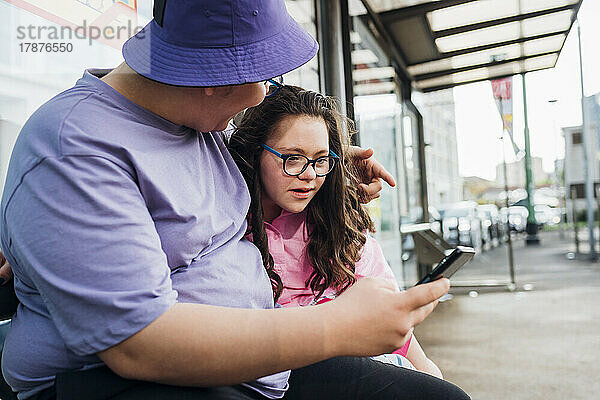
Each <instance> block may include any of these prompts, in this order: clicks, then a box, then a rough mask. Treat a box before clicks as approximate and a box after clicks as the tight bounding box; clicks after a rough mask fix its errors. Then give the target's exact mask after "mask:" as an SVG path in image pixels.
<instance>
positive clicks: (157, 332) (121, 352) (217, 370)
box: [98, 279, 449, 386]
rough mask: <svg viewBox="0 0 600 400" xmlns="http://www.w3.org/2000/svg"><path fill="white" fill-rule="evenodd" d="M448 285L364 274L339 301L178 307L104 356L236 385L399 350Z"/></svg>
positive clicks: (140, 371) (133, 373) (188, 379)
mask: <svg viewBox="0 0 600 400" xmlns="http://www.w3.org/2000/svg"><path fill="white" fill-rule="evenodd" d="M448 287H449V285H448V281H447V280H439V281H436V282H434V283H432V284H429V285H422V286H419V287H416V288H412V289H410V290H408V291H406V292H402V293H397V292H395V291H394V289H393V287H392V286H391V285H390V284H389V283H388V282H386V281H384V280H376V279H363V280H361V281H360V282H358V283H356V284H355V285H354V286H353V287H351V288H350V289H348V290H347V291H346V292H344V293H343V294H342V295H341V296H340V297H338V298H337V299H336V300H334V301H332V302H329V303H325V304H322V305H319V306H315V307H292V308H285V309H277V310H236V309H228V308H221V307H211V306H203V305H195V304H176V305H175V306H173V307H172V308H171V309H170V310H169V311H167V312H166V313H164V314H163V315H162V316H161V317H159V318H158V319H156V320H155V321H154V322H152V323H151V324H150V325H149V326H148V327H147V328H145V329H143V330H141V331H140V332H139V333H137V334H136V335H133V336H132V337H131V338H129V339H127V340H125V341H124V342H122V343H120V344H118V345H116V346H114V347H112V348H110V349H108V350H106V351H103V352H100V353H99V354H98V355H99V356H100V358H101V359H102V360H103V361H104V362H106V364H107V365H108V366H109V367H110V368H111V369H113V370H114V371H115V372H116V373H117V374H120V375H122V376H124V377H128V378H133V379H142V380H151V381H156V382H163V383H167V384H174V385H190V386H191V385H199V386H202V385H226V384H235V383H240V382H243V381H248V380H250V379H253V378H257V377H260V376H264V375H267V374H270V373H274V372H277V371H282V370H285V369H291V368H297V367H301V366H304V365H308V364H310V363H314V362H317V361H320V360H323V359H326V358H330V357H334V356H341V355H356V356H366V355H370V354H381V353H385V352H388V351H391V350H392V349H394V348H397V347H400V346H401V345H402V344H403V343H404V342H405V341H406V340H407V334H410V332H411V328H412V326H414V325H416V324H418V323H419V322H420V321H422V320H423V319H424V318H425V317H426V316H427V315H428V314H429V313H430V312H431V311H432V310H433V308H434V307H435V304H436V300H435V299H437V298H439V297H440V296H441V294H443V293H444V292H446V291H447V290H448ZM348 332H351V335H348ZM168 338H176V340H168Z"/></svg>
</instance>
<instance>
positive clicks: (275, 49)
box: [123, 0, 319, 87]
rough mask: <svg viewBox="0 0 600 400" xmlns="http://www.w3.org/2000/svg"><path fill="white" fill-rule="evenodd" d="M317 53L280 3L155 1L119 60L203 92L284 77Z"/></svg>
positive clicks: (141, 71)
mask: <svg viewBox="0 0 600 400" xmlns="http://www.w3.org/2000/svg"><path fill="white" fill-rule="evenodd" d="M318 49H319V46H318V44H317V42H316V41H315V39H313V38H312V36H310V35H309V34H308V33H307V32H306V31H305V30H304V29H302V27H300V25H299V24H298V23H297V22H296V21H294V19H293V18H292V17H291V16H290V15H289V14H288V12H287V10H286V7H285V3H284V1H283V0H155V3H154V19H153V20H152V21H150V23H149V24H148V25H146V26H145V27H144V29H142V30H141V31H140V32H138V33H137V34H136V35H135V36H133V37H131V38H130V39H129V40H128V41H127V42H126V43H125V44H124V45H123V57H124V58H125V62H126V63H127V65H129V66H130V67H131V68H132V69H133V70H134V71H135V72H137V73H138V74H140V75H142V76H145V77H146V78H148V79H152V80H154V81H158V82H161V83H166V84H169V85H177V86H204V87H206V86H223V85H236V84H243V83H249V82H260V81H264V80H267V79H271V78H273V77H276V76H279V75H283V74H285V73H287V72H290V71H292V70H294V69H296V68H298V67H300V66H301V65H303V64H305V63H306V62H308V61H309V60H310V59H312V58H313V57H314V56H315V54H316V53H317V51H318Z"/></svg>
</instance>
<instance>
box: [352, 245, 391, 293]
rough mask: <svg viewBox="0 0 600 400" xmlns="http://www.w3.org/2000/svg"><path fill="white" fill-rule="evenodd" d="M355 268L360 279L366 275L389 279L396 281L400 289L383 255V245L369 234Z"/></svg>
mask: <svg viewBox="0 0 600 400" xmlns="http://www.w3.org/2000/svg"><path fill="white" fill-rule="evenodd" d="M354 268H355V274H356V277H357V278H358V279H360V278H366V277H370V278H385V279H389V280H390V281H392V282H394V286H396V290H400V289H399V288H398V283H397V282H396V277H395V276H394V273H393V272H392V269H391V268H390V266H389V265H388V263H387V261H386V259H385V256H384V255H383V251H382V250H381V246H379V243H377V241H376V240H375V239H374V238H373V237H371V236H369V235H367V241H366V242H365V245H364V246H363V248H362V250H361V255H360V260H358V262H357V263H356V264H355V265H354Z"/></svg>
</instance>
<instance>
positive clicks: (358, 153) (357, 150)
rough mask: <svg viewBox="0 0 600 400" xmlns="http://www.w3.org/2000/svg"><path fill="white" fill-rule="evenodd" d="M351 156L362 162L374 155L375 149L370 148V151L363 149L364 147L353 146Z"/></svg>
mask: <svg viewBox="0 0 600 400" xmlns="http://www.w3.org/2000/svg"><path fill="white" fill-rule="evenodd" d="M351 155H352V156H353V157H356V158H359V159H361V160H366V159H367V158H370V157H371V156H372V155H373V149H372V148H370V147H369V148H368V149H363V148H362V147H358V146H352V152H351Z"/></svg>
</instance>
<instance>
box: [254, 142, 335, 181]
mask: <svg viewBox="0 0 600 400" xmlns="http://www.w3.org/2000/svg"><path fill="white" fill-rule="evenodd" d="M262 147H263V148H264V149H265V150H267V151H269V152H271V153H273V154H275V155H276V156H277V157H279V158H281V159H282V160H283V172H285V173H286V174H288V175H289V176H298V175H300V174H302V173H303V172H304V171H306V168H308V166H309V165H312V166H313V168H314V170H315V173H316V174H317V176H325V175H327V174H328V173H330V172H331V171H332V170H333V167H335V163H336V162H337V160H339V159H340V157H339V156H338V155H337V154H335V153H334V152H333V151H331V150H329V155H328V156H321V157H318V158H315V159H314V160H311V159H310V158H308V157H306V156H303V155H302V154H281V153H280V152H278V151H277V150H274V149H272V148H270V147H269V146H267V145H266V144H263V145H262Z"/></svg>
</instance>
